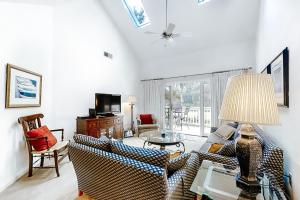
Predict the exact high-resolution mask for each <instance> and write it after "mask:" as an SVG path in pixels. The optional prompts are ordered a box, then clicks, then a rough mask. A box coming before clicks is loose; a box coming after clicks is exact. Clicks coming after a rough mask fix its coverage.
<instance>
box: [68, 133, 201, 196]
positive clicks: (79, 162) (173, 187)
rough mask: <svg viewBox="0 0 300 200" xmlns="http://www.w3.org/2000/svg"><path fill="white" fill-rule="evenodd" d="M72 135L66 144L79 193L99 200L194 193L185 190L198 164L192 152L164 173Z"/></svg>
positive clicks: (196, 156) (189, 184) (194, 174)
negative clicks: (173, 168) (170, 171)
mask: <svg viewBox="0 0 300 200" xmlns="http://www.w3.org/2000/svg"><path fill="white" fill-rule="evenodd" d="M74 139H75V141H76V143H75V142H73V143H70V144H69V152H70V156H71V160H72V162H73V165H74V168H75V172H76V175H77V180H78V189H79V191H80V193H85V194H87V195H88V196H89V197H91V198H93V199H103V200H104V199H119V200H136V199H147V200H171V199H172V200H193V199H194V197H195V194H194V193H192V192H190V191H189V188H190V187H191V184H192V182H193V180H194V177H195V176H196V174H197V171H198V168H199V158H198V155H197V154H195V153H192V154H191V156H190V157H189V159H188V160H187V162H186V164H185V165H184V166H183V167H181V168H180V169H179V170H177V171H175V172H174V173H172V174H169V175H168V174H167V173H168V172H167V170H166V168H163V167H159V166H156V165H153V164H149V163H146V162H142V161H139V160H136V159H132V158H129V157H126V156H124V155H120V154H116V153H113V152H112V151H109V149H107V147H108V146H107V145H104V144H99V141H96V139H93V138H87V137H85V139H80V140H78V138H77V139H76V138H74ZM110 144H112V143H111V142H110ZM112 148H114V147H113V145H111V149H112ZM130 148H134V147H130ZM104 149H105V150H104ZM151 158H152V157H151ZM152 160H153V161H157V160H158V159H152Z"/></svg>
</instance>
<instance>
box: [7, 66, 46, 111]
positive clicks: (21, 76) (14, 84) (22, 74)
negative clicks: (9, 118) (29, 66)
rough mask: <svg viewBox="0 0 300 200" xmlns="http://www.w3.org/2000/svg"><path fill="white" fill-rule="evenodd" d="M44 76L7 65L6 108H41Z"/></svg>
mask: <svg viewBox="0 0 300 200" xmlns="http://www.w3.org/2000/svg"><path fill="white" fill-rule="evenodd" d="M41 97H42V75H40V74H37V73H35V72H32V71H29V70H26V69H23V68H20V67H17V66H15V65H12V64H7V68H6V98H5V107H6V108H26V107H40V106H41Z"/></svg>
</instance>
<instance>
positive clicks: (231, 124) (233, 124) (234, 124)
mask: <svg viewBox="0 0 300 200" xmlns="http://www.w3.org/2000/svg"><path fill="white" fill-rule="evenodd" d="M227 125H228V126H231V127H233V128H235V129H237V128H238V126H239V123H238V122H228V123H227Z"/></svg>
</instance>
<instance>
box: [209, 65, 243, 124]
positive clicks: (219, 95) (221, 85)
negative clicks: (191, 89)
mask: <svg viewBox="0 0 300 200" xmlns="http://www.w3.org/2000/svg"><path fill="white" fill-rule="evenodd" d="M243 72H244V70H237V71H230V72H222V73H215V74H212V75H211V76H212V77H211V98H212V112H211V115H212V116H211V118H212V121H211V122H212V126H213V127H218V126H219V125H220V120H219V118H218V117H219V112H220V109H221V106H222V101H223V97H224V93H225V89H226V85H227V81H228V79H229V78H230V77H231V76H234V75H238V74H241V73H243Z"/></svg>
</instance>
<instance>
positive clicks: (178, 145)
mask: <svg viewBox="0 0 300 200" xmlns="http://www.w3.org/2000/svg"><path fill="white" fill-rule="evenodd" d="M180 144H181V145H182V147H183V152H185V146H184V143H183V142H179V143H178V144H176V146H177V147H178V148H179V147H180Z"/></svg>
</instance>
